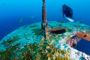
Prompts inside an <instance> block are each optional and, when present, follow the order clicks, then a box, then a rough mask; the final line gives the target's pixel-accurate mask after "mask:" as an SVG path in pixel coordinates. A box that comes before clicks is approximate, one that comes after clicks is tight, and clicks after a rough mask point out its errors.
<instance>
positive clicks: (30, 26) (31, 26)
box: [30, 25, 38, 28]
mask: <svg viewBox="0 0 90 60" xmlns="http://www.w3.org/2000/svg"><path fill="white" fill-rule="evenodd" d="M37 26H38V25H31V26H30V28H33V27H37Z"/></svg>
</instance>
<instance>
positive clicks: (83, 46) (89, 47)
mask: <svg viewBox="0 0 90 60" xmlns="http://www.w3.org/2000/svg"><path fill="white" fill-rule="evenodd" d="M75 49H77V50H79V51H81V52H84V53H86V54H87V55H90V41H87V40H84V39H81V40H80V41H79V42H78V44H77V46H76V47H75Z"/></svg>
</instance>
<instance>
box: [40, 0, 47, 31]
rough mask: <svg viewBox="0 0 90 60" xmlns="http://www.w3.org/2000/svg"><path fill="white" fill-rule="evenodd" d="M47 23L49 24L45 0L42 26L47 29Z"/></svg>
mask: <svg viewBox="0 0 90 60" xmlns="http://www.w3.org/2000/svg"><path fill="white" fill-rule="evenodd" d="M46 25H47V14H46V6H45V0H43V6H42V23H41V28H42V29H43V30H45V27H46Z"/></svg>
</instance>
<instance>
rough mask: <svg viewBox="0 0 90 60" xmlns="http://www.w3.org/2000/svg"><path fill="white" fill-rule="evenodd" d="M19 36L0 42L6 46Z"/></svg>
mask: <svg viewBox="0 0 90 60" xmlns="http://www.w3.org/2000/svg"><path fill="white" fill-rule="evenodd" d="M19 39H20V38H19V37H18V36H14V37H13V39H11V38H10V39H7V41H4V42H3V43H2V44H4V45H6V46H8V45H10V44H13V43H14V42H15V41H18V40H19Z"/></svg>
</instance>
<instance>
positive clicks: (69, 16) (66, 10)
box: [62, 4, 74, 22]
mask: <svg viewBox="0 0 90 60" xmlns="http://www.w3.org/2000/svg"><path fill="white" fill-rule="evenodd" d="M62 8H63V18H64V20H65V16H66V19H67V20H69V21H71V22H73V21H74V20H73V10H72V9H71V8H70V7H68V6H66V5H65V4H64V5H63V6H62ZM64 15H65V16H64Z"/></svg>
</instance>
